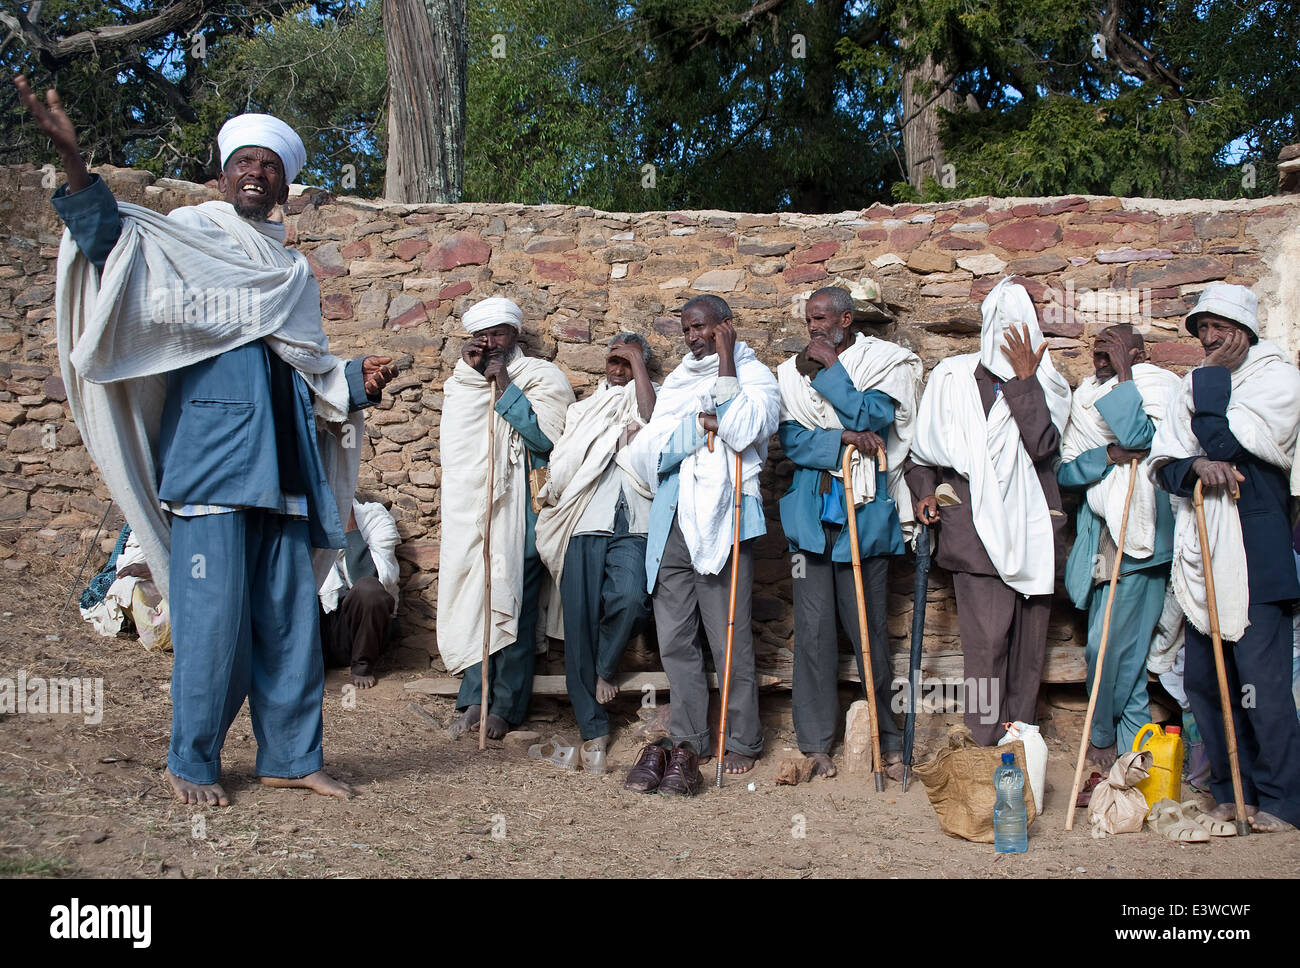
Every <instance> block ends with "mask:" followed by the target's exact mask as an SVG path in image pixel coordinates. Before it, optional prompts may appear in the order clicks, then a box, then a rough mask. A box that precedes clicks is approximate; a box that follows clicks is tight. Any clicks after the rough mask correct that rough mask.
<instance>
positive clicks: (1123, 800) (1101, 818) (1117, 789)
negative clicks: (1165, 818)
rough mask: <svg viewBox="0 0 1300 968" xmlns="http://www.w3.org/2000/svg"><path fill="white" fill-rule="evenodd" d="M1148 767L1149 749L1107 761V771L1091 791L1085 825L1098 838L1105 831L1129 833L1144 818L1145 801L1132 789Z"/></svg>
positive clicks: (1142, 777)
mask: <svg viewBox="0 0 1300 968" xmlns="http://www.w3.org/2000/svg"><path fill="white" fill-rule="evenodd" d="M1150 769H1151V751H1150V750H1130V751H1129V752H1127V753H1125V754H1123V755H1122V756H1121V757H1120V758H1119V759H1117V760H1116V761H1115V762H1114V763H1113V764H1111V768H1110V774H1109V775H1108V776H1107V777H1106V779H1104V780H1102V781H1101V782H1100V783H1098V784H1097V785H1096V786H1095V787H1093V790H1092V799H1091V800H1089V801H1088V826H1089V827H1090V828H1091V829H1092V835H1093V836H1094V837H1096V838H1097V839H1098V840H1100V839H1101V838H1102V837H1105V836H1106V835H1107V834H1133V833H1137V832H1138V831H1139V830H1141V829H1142V822H1143V821H1144V820H1146V818H1147V800H1146V797H1144V796H1143V795H1142V791H1141V790H1135V789H1133V788H1134V787H1135V786H1137V784H1139V783H1141V782H1142V781H1143V780H1145V779H1146V778H1147V775H1148V771H1149V770H1150Z"/></svg>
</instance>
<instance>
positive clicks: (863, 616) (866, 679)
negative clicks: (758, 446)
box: [841, 444, 886, 793]
mask: <svg viewBox="0 0 1300 968" xmlns="http://www.w3.org/2000/svg"><path fill="white" fill-rule="evenodd" d="M856 452H857V448H856V447H855V446H853V445H852V444H849V445H848V446H847V447H845V448H844V463H843V465H842V466H841V470H842V472H843V474H844V504H845V511H846V513H847V517H848V519H849V557H850V558H852V559H853V589H854V591H856V592H857V595H858V642H859V644H860V645H861V647H862V676H863V679H862V685H863V686H864V687H865V688H866V691H867V717H868V718H869V719H870V720H871V772H872V773H874V774H875V776H876V792H877V793H883V792H884V789H885V773H884V770H883V769H882V766H883V763H882V762H881V759H880V722H879V721H878V720H877V719H876V674H875V671H874V670H873V669H872V668H871V635H870V633H869V632H868V631H867V596H866V593H865V591H864V590H863V588H862V558H861V556H860V554H859V549H860V547H861V546H860V545H859V544H858V516H857V514H856V513H855V511H854V507H853V487H852V474H851V470H850V466H849V465H850V463H851V462H852V460H853V455H854V453H856ZM876 468H877V470H879V471H880V472H882V473H883V472H884V471H885V469H886V458H885V452H884V451H883V450H881V451H877V452H876Z"/></svg>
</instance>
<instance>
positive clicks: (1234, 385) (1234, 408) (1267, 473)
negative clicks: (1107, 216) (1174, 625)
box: [1151, 283, 1300, 833]
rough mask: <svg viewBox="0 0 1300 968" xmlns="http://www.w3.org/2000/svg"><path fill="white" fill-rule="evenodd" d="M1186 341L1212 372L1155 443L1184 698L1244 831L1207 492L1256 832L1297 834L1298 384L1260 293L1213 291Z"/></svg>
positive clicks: (1177, 396) (1181, 397) (1223, 804)
mask: <svg viewBox="0 0 1300 968" xmlns="http://www.w3.org/2000/svg"><path fill="white" fill-rule="evenodd" d="M1187 329H1188V332H1190V333H1192V335H1194V336H1196V337H1197V338H1198V339H1200V341H1201V345H1202V346H1204V347H1205V362H1204V363H1202V364H1201V365H1200V366H1199V367H1197V368H1196V369H1194V370H1192V372H1191V373H1189V374H1187V376H1186V377H1185V378H1184V379H1183V381H1182V385H1181V387H1180V388H1178V390H1176V391H1175V392H1174V393H1173V395H1171V397H1170V400H1169V402H1168V404H1167V405H1166V408H1165V409H1166V418H1165V421H1164V423H1162V424H1161V425H1160V429H1159V430H1158V431H1157V433H1156V436H1155V439H1154V440H1153V441H1152V444H1151V466H1152V468H1153V473H1154V476H1155V480H1156V482H1157V483H1158V484H1159V485H1160V486H1161V487H1163V488H1164V489H1165V490H1167V491H1169V493H1170V494H1171V495H1172V497H1171V503H1172V504H1173V506H1174V515H1175V517H1174V558H1173V566H1172V584H1173V588H1174V594H1175V596H1176V597H1177V598H1178V604H1179V605H1181V606H1182V608H1183V611H1184V612H1185V613H1186V615H1187V626H1186V629H1187V632H1186V639H1185V643H1186V649H1187V652H1186V655H1185V657H1184V662H1185V665H1184V674H1185V680H1184V681H1185V684H1186V689H1187V698H1188V700H1189V701H1190V703H1191V707H1192V715H1193V716H1195V717H1196V725H1197V727H1198V728H1199V729H1200V732H1201V735H1202V736H1203V737H1204V739H1205V748H1206V752H1207V753H1208V754H1209V757H1210V766H1211V771H1212V772H1211V777H1210V790H1211V792H1212V793H1213V794H1214V797H1215V799H1216V800H1217V801H1218V803H1219V806H1218V808H1217V809H1216V810H1215V811H1214V812H1213V813H1214V816H1215V817H1216V818H1217V819H1220V820H1231V819H1235V813H1236V809H1235V807H1234V805H1233V792H1232V782H1231V775H1230V772H1229V765H1228V751H1227V741H1226V738H1225V733H1224V724H1223V715H1222V707H1221V705H1220V700H1219V693H1218V678H1217V674H1216V671H1215V667H1214V658H1213V652H1212V649H1211V645H1210V634H1209V633H1210V621H1209V614H1208V609H1207V605H1206V588H1205V573H1204V569H1203V566H1202V564H1201V546H1200V539H1199V535H1198V533H1197V523H1196V512H1195V509H1194V507H1193V504H1192V494H1193V491H1194V489H1195V487H1196V483H1197V481H1198V480H1199V481H1200V483H1201V486H1202V489H1203V491H1204V505H1205V519H1206V533H1207V536H1208V539H1209V545H1210V555H1211V558H1210V560H1211V562H1212V563H1213V570H1214V585H1215V592H1216V595H1215V598H1216V604H1217V605H1218V619H1219V630H1220V634H1221V635H1222V637H1223V640H1224V644H1225V648H1224V650H1223V654H1224V665H1225V666H1226V671H1227V680H1228V691H1229V693H1230V695H1231V696H1232V705H1233V710H1232V716H1233V723H1234V725H1235V729H1236V734H1237V751H1238V759H1239V762H1240V766H1241V782H1242V792H1243V794H1244V800H1245V807H1246V819H1248V820H1250V822H1251V826H1252V827H1253V828H1254V829H1255V830H1256V831H1259V832H1265V833H1271V832H1275V831H1280V830H1289V829H1292V828H1294V827H1296V826H1300V723H1298V722H1297V720H1296V706H1295V698H1294V696H1293V695H1292V694H1291V648H1292V630H1291V608H1292V606H1293V604H1294V603H1295V601H1296V599H1297V598H1300V583H1298V582H1297V580H1296V571H1295V567H1294V559H1293V557H1292V553H1291V543H1292V535H1291V521H1290V518H1289V517H1288V513H1287V512H1288V500H1289V497H1290V495H1291V494H1293V493H1295V477H1294V476H1293V473H1292V472H1293V469H1294V463H1295V448H1296V435H1297V432H1300V372H1297V371H1296V368H1295V367H1294V366H1292V365H1291V363H1290V361H1289V360H1288V359H1287V358H1286V356H1285V355H1284V354H1283V353H1282V350H1281V349H1280V348H1279V347H1278V346H1277V345H1276V344H1274V343H1271V342H1269V341H1267V340H1261V339H1260V338H1259V321H1258V315H1257V305H1256V299H1255V294H1254V293H1253V292H1251V291H1250V290H1249V289H1247V288H1246V287H1245V286H1234V285H1228V284H1227V283H1211V284H1210V285H1209V286H1206V288H1205V290H1204V291H1203V292H1202V293H1201V298H1200V299H1199V300H1198V302H1197V303H1196V306H1195V308H1193V309H1192V311H1191V313H1189V314H1188V316H1187Z"/></svg>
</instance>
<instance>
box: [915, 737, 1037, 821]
mask: <svg viewBox="0 0 1300 968" xmlns="http://www.w3.org/2000/svg"><path fill="white" fill-rule="evenodd" d="M1003 753H1011V754H1013V755H1014V756H1015V758H1016V766H1018V767H1020V771H1021V772H1022V773H1024V774H1025V790H1024V800H1025V815H1026V817H1027V818H1028V822H1029V823H1033V822H1034V817H1035V816H1037V811H1036V810H1035V808H1034V791H1033V790H1032V789H1031V788H1030V786H1029V771H1028V769H1026V764H1025V744H1024V743H1022V742H1021V741H1020V740H1016V741H1015V742H1013V743H1007V744H1005V745H1004V746H977V745H976V744H975V740H974V739H972V738H971V734H970V730H969V729H967V728H966V727H965V726H953V727H952V728H951V729H949V730H948V748H947V749H945V750H942V751H941V752H940V753H939V755H938V756H936V757H935V758H934V759H933V760H931V761H930V762H929V763H925V764H922V765H921V766H918V767H915V768H914V769H913V770H912V772H913V773H915V774H916V776H917V778H918V779H920V781H921V783H922V784H924V786H925V794H926V796H928V797H929V798H930V805H931V806H932V807H934V812H935V813H937V814H938V815H939V827H940V828H941V829H942V830H943V832H944V833H946V834H947V835H948V836H950V837H964V838H966V839H967V840H971V841H974V842H975V843H977V844H991V843H993V805H994V804H995V803H996V802H997V799H998V793H997V789H996V788H995V787H994V786H993V771H994V770H996V769H997V768H998V767H999V766H1001V765H1002V754H1003Z"/></svg>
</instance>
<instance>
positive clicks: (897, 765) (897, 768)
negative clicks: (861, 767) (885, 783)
mask: <svg viewBox="0 0 1300 968" xmlns="http://www.w3.org/2000/svg"><path fill="white" fill-rule="evenodd" d="M880 758H881V759H882V760H884V763H883V764H882V765H883V766H884V767H885V776H887V777H889V778H890V779H891V780H893V781H894V782H895V783H902V782H903V754H902V753H898V752H890V753H881V754H880Z"/></svg>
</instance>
